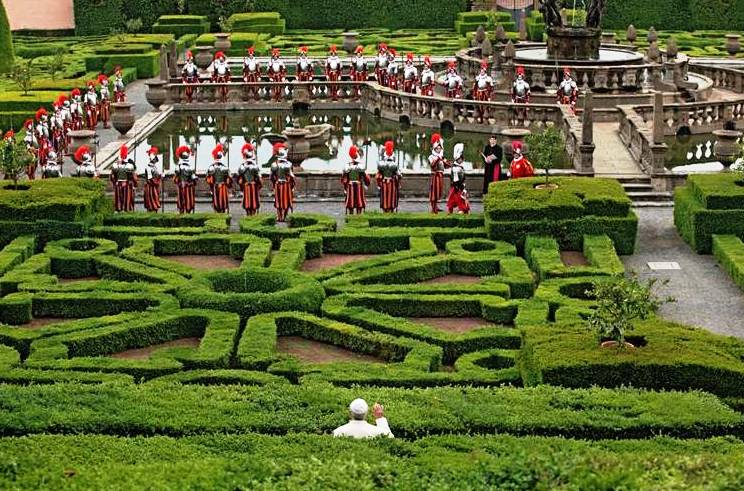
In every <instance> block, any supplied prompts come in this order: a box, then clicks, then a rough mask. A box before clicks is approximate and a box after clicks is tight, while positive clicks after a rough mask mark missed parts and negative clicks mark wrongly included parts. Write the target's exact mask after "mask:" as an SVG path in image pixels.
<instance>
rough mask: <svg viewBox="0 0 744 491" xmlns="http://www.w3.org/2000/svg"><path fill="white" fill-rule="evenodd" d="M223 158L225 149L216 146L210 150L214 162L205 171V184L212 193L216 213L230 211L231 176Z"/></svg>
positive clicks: (218, 145) (219, 145)
mask: <svg viewBox="0 0 744 491" xmlns="http://www.w3.org/2000/svg"><path fill="white" fill-rule="evenodd" d="M224 157H225V149H224V148H223V146H222V145H221V144H219V143H218V144H217V146H216V147H214V150H212V159H213V160H214V162H213V163H212V165H210V166H209V168H208V169H207V184H209V189H210V190H211V191H212V208H214V211H215V212H217V213H227V212H229V211H230V189H231V188H232V176H230V171H229V169H228V168H227V167H225V164H223V163H222V159H223V158H224Z"/></svg>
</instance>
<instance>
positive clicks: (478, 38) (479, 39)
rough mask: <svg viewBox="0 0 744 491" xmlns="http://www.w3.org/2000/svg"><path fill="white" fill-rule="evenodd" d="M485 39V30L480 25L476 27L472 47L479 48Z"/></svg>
mask: <svg viewBox="0 0 744 491" xmlns="http://www.w3.org/2000/svg"><path fill="white" fill-rule="evenodd" d="M485 39H486V30H485V29H484V28H483V26H482V25H480V26H478V29H476V30H475V39H474V43H473V46H474V47H478V46H480V45H481V44H482V43H483V41H484V40H485Z"/></svg>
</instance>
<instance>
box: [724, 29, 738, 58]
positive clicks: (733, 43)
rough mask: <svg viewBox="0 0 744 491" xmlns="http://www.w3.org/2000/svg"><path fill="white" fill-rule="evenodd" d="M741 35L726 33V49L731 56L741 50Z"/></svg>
mask: <svg viewBox="0 0 744 491" xmlns="http://www.w3.org/2000/svg"><path fill="white" fill-rule="evenodd" d="M739 39H740V36H739V35H738V34H726V51H728V54H729V55H731V56H736V54H737V53H738V52H739V51H741V44H739Z"/></svg>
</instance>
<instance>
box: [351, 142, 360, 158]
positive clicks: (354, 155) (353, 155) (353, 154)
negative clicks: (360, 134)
mask: <svg viewBox="0 0 744 491" xmlns="http://www.w3.org/2000/svg"><path fill="white" fill-rule="evenodd" d="M349 157H351V158H352V159H358V158H359V149H358V148H357V147H356V145H352V146H351V148H350V149H349Z"/></svg>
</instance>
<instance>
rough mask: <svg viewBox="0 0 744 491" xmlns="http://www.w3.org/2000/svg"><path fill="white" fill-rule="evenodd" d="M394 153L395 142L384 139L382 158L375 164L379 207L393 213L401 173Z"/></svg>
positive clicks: (396, 206) (396, 203)
mask: <svg viewBox="0 0 744 491" xmlns="http://www.w3.org/2000/svg"><path fill="white" fill-rule="evenodd" d="M394 153H395V144H394V143H393V142H392V141H390V140H388V141H386V142H385V152H384V154H383V157H382V160H380V162H379V163H378V164H377V176H376V180H377V188H378V189H379V190H380V208H381V209H382V211H383V212H384V213H394V212H395V211H396V210H397V209H398V199H399V196H400V180H401V174H400V168H399V167H398V162H397V161H396V160H395V155H394Z"/></svg>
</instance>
